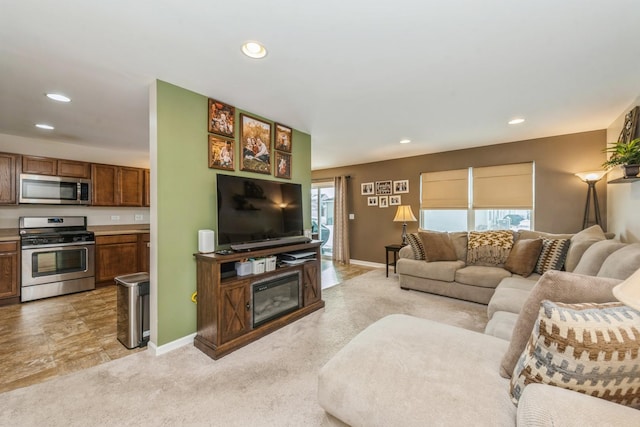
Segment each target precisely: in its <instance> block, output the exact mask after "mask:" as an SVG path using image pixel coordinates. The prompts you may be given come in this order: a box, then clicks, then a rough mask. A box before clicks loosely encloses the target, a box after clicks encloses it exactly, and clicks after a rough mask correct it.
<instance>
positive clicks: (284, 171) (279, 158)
mask: <svg viewBox="0 0 640 427" xmlns="http://www.w3.org/2000/svg"><path fill="white" fill-rule="evenodd" d="M274 165H275V166H274V167H275V173H274V175H275V176H276V178H285V179H291V154H288V153H281V152H280V151H276V152H275V163H274Z"/></svg>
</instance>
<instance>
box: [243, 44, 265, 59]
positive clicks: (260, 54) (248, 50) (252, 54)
mask: <svg viewBox="0 0 640 427" xmlns="http://www.w3.org/2000/svg"><path fill="white" fill-rule="evenodd" d="M242 53H244V54H245V55H247V56H248V57H249V58H254V59H260V58H264V57H265V56H267V49H265V47H264V46H263V45H262V44H260V43H258V42H255V41H248V42H245V43H244V44H243V45H242Z"/></svg>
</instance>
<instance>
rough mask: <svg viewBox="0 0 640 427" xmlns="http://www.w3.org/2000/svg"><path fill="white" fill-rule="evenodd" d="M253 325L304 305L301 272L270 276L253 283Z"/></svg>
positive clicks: (260, 323) (258, 324) (255, 325)
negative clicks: (301, 290)
mask: <svg viewBox="0 0 640 427" xmlns="http://www.w3.org/2000/svg"><path fill="white" fill-rule="evenodd" d="M252 298H253V327H254V328H255V327H257V326H260V325H262V324H264V323H266V322H269V321H271V320H274V319H277V318H278V317H281V316H284V315H285V314H287V313H291V312H292V311H296V310H297V309H299V308H301V307H302V293H301V292H300V272H293V273H285V274H283V275H280V276H274V277H270V278H268V279H266V280H262V281H260V282H256V283H254V284H253V285H252Z"/></svg>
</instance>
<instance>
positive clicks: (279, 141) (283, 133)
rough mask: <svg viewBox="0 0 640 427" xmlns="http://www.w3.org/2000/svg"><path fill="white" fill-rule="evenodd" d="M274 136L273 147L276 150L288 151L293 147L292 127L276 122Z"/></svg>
mask: <svg viewBox="0 0 640 427" xmlns="http://www.w3.org/2000/svg"><path fill="white" fill-rule="evenodd" d="M275 126H276V137H275V143H274V145H275V148H276V150H280V151H284V152H286V153H290V152H291V149H292V148H293V129H291V128H290V127H288V126H285V125H281V124H280V123H276V124H275Z"/></svg>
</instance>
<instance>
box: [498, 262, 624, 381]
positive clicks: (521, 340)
mask: <svg viewBox="0 0 640 427" xmlns="http://www.w3.org/2000/svg"><path fill="white" fill-rule="evenodd" d="M619 283H620V280H616V279H608V278H604V277H594V276H584V275H581V274H575V273H567V272H564V271H555V270H551V271H548V272H547V273H545V274H544V275H543V276H542V277H541V278H540V279H538V282H537V283H536V285H535V286H534V287H533V288H532V289H531V293H530V294H529V296H528V297H527V299H526V300H525V302H524V304H522V309H521V310H520V314H518V319H517V320H516V324H515V326H514V327H513V332H512V333H511V341H509V348H508V349H507V352H506V353H505V354H504V356H502V361H501V362H500V375H501V376H502V377H504V378H510V377H511V373H512V372H513V368H514V367H515V366H516V362H517V361H518V358H519V357H520V355H521V354H522V351H523V350H524V348H525V346H526V345H527V340H528V339H529V337H530V336H531V331H532V330H533V325H534V324H535V322H536V318H537V317H538V310H539V309H540V303H541V302H542V301H543V300H551V301H558V302H564V303H569V304H572V303H580V302H586V301H588V302H594V303H603V302H612V301H616V298H615V297H614V296H613V292H612V289H613V288H614V287H615V286H617V285H618V284H619Z"/></svg>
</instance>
